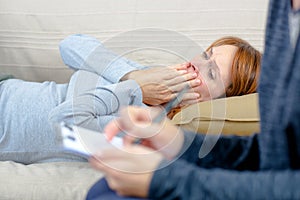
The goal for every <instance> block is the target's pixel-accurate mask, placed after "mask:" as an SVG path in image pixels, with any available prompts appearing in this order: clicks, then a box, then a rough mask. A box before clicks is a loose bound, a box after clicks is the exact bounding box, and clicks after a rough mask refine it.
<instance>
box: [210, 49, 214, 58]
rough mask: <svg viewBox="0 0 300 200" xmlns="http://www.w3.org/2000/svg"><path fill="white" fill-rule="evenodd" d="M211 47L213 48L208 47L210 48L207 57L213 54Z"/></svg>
mask: <svg viewBox="0 0 300 200" xmlns="http://www.w3.org/2000/svg"><path fill="white" fill-rule="evenodd" d="M213 49H214V48H213V47H212V48H210V50H209V57H210V56H212V55H213V53H214V52H213Z"/></svg>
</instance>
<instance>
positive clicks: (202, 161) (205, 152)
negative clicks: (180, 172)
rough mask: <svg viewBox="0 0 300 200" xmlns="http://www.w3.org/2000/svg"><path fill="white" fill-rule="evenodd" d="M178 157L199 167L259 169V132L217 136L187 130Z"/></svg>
mask: <svg viewBox="0 0 300 200" xmlns="http://www.w3.org/2000/svg"><path fill="white" fill-rule="evenodd" d="M184 137H185V140H184V145H183V147H182V149H181V152H180V153H179V155H178V157H180V159H184V160H186V161H188V162H190V163H194V164H196V165H198V166H199V167H205V168H215V167H220V168H225V169H235V170H257V169H258V168H259V148H258V137H257V134H254V135H252V136H245V137H241V136H233V135H232V136H223V135H221V136H216V135H209V134H206V135H204V134H195V133H192V132H187V131H186V132H185V134H184Z"/></svg>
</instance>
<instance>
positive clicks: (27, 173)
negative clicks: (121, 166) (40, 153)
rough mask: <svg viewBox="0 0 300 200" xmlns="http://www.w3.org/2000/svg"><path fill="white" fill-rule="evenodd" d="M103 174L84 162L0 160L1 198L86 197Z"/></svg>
mask: <svg viewBox="0 0 300 200" xmlns="http://www.w3.org/2000/svg"><path fill="white" fill-rule="evenodd" d="M102 176H103V175H102V173H100V172H99V171H95V170H94V169H92V168H91V167H90V165H89V164H88V163H84V162H57V163H41V164H32V165H23V164H19V163H15V162H10V161H7V162H0V177H1V181H0V199H22V200H41V199H43V200H54V199H62V200H82V199H84V198H85V197H86V193H87V191H88V189H89V188H90V187H91V186H92V185H93V184H94V183H95V182H96V181H97V180H98V179H99V178H101V177H102Z"/></svg>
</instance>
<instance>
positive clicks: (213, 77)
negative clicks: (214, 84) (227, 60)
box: [208, 68, 216, 80]
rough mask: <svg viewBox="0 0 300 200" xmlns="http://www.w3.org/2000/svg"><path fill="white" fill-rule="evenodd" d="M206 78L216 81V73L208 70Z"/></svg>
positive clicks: (210, 69)
mask: <svg viewBox="0 0 300 200" xmlns="http://www.w3.org/2000/svg"><path fill="white" fill-rule="evenodd" d="M208 77H209V78H210V79H211V80H215V79H216V72H215V70H214V69H213V68H209V70H208Z"/></svg>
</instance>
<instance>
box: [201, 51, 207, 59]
mask: <svg viewBox="0 0 300 200" xmlns="http://www.w3.org/2000/svg"><path fill="white" fill-rule="evenodd" d="M202 57H203V58H204V59H205V60H208V55H207V53H206V51H203V53H202Z"/></svg>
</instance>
